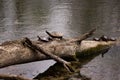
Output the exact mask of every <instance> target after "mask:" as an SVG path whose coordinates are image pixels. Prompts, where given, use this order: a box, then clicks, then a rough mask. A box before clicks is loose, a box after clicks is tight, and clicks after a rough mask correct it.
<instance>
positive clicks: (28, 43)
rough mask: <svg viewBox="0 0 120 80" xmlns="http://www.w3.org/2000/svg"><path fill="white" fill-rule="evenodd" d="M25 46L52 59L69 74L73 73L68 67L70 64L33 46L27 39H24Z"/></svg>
mask: <svg viewBox="0 0 120 80" xmlns="http://www.w3.org/2000/svg"><path fill="white" fill-rule="evenodd" d="M25 45H26V46H27V47H29V48H30V49H32V50H34V51H36V52H40V53H43V54H44V55H46V56H48V57H50V58H52V59H54V60H55V61H57V62H59V63H62V64H63V65H64V67H65V68H66V69H67V70H68V71H69V72H74V70H73V69H72V67H71V66H70V64H71V63H70V62H67V61H65V60H64V59H62V58H60V57H58V56H56V55H54V54H52V53H50V52H47V51H45V50H44V49H43V48H41V47H39V46H37V45H35V44H33V43H32V42H31V41H30V39H28V38H25Z"/></svg>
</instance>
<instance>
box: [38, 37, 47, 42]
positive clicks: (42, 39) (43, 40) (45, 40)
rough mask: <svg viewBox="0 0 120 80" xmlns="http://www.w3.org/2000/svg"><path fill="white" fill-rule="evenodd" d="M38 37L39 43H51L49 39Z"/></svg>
mask: <svg viewBox="0 0 120 80" xmlns="http://www.w3.org/2000/svg"><path fill="white" fill-rule="evenodd" d="M37 37H38V41H42V42H49V39H48V38H45V37H43V38H40V37H39V36H37Z"/></svg>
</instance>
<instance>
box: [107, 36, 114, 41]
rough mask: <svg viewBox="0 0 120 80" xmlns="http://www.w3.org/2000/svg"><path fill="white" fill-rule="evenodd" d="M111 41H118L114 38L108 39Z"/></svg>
mask: <svg viewBox="0 0 120 80" xmlns="http://www.w3.org/2000/svg"><path fill="white" fill-rule="evenodd" d="M108 40H109V41H116V39H115V38H114V37H110V38H108Z"/></svg>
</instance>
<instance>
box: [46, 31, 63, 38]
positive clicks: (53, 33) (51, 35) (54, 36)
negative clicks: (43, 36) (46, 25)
mask: <svg viewBox="0 0 120 80" xmlns="http://www.w3.org/2000/svg"><path fill="white" fill-rule="evenodd" d="M46 33H47V34H48V35H49V36H50V37H52V38H58V39H63V34H62V33H59V32H55V31H54V32H51V33H50V32H48V31H46Z"/></svg>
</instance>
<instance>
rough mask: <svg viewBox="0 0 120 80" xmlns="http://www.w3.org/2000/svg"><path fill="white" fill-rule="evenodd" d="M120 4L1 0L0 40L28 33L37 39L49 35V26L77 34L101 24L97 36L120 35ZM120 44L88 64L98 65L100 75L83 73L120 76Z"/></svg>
mask: <svg viewBox="0 0 120 80" xmlns="http://www.w3.org/2000/svg"><path fill="white" fill-rule="evenodd" d="M119 4H120V1H119V0H0V42H4V41H6V40H13V39H18V38H22V37H25V36H27V37H29V38H31V39H34V40H35V39H36V36H37V35H40V36H43V35H45V34H44V31H45V30H48V31H58V32H62V33H63V34H64V35H65V37H73V36H78V35H80V34H82V33H85V32H86V31H88V30H89V29H91V28H94V27H97V32H96V34H95V36H98V37H99V36H100V35H103V34H106V35H108V36H114V37H119V36H120V27H119V26H120V5H119ZM118 48H120V47H119V46H117V47H115V48H113V49H112V52H111V51H110V52H108V53H107V54H106V55H105V57H104V58H101V57H97V58H95V59H94V60H93V61H91V62H90V63H89V64H87V65H85V66H95V67H96V69H93V68H92V71H94V72H96V71H97V70H99V72H98V73H97V74H100V76H99V75H98V76H97V78H96V76H94V75H95V74H96V73H92V72H91V71H90V73H89V74H87V73H88V72H84V71H85V70H83V73H84V74H87V75H90V76H91V77H93V80H95V79H97V80H101V79H102V80H119V79H120V75H119V74H120V73H119V72H120V71H119V70H120V69H119V66H118V65H119V64H120V62H119V58H120V55H119V50H118ZM114 62H116V64H115V63H114ZM36 64H37V65H39V64H38V63H36ZM113 64H114V65H113ZM37 65H36V66H37ZM108 65H109V66H108ZM28 66H29V65H28ZM99 66H100V67H99ZM112 66H113V67H112ZM44 67H47V66H45V65H44ZM8 69H9V68H8ZM22 69H23V70H26V69H25V68H22ZM32 69H33V68H32ZM42 69H43V68H42ZM6 70H7V69H6ZM1 71H2V72H3V70H0V72H1ZM8 71H9V70H8ZM33 71H34V70H33ZM86 71H88V69H87V70H86ZM104 71H105V73H104ZM5 72H6V71H5ZM31 72H32V70H31ZM111 72H113V73H111ZM11 73H12V71H11ZM13 73H14V71H13ZM101 75H102V77H103V76H104V78H102V77H101ZM114 75H115V76H117V77H113V76H114ZM31 76H32V75H31Z"/></svg>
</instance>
